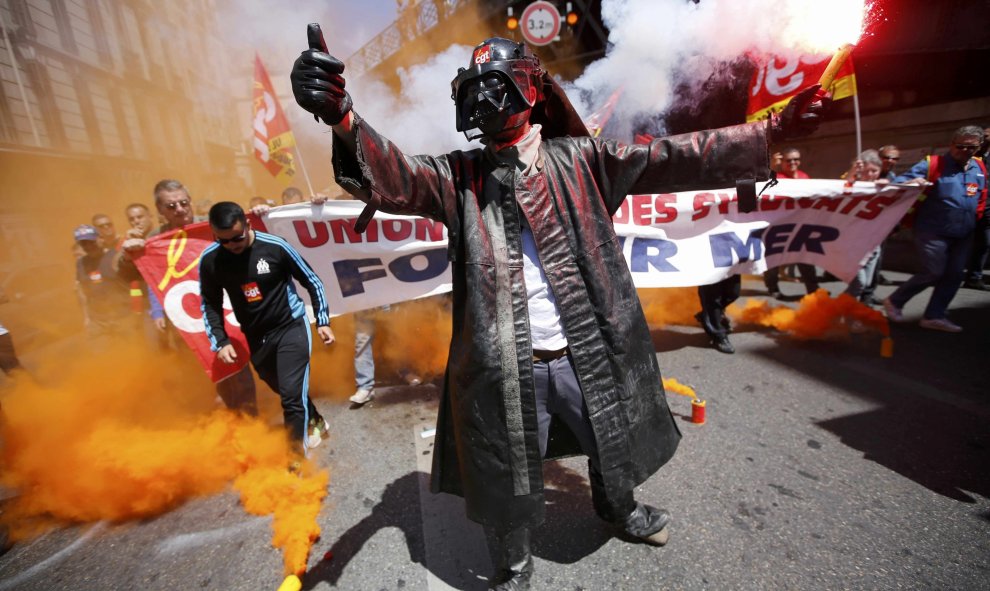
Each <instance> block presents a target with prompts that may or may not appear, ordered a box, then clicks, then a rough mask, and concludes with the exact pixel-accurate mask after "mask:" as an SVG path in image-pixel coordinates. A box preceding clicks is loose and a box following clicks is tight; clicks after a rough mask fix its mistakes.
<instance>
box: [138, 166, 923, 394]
mask: <svg viewBox="0 0 990 591" xmlns="http://www.w3.org/2000/svg"><path fill="white" fill-rule="evenodd" d="M919 191H920V188H919V187H917V186H914V185H912V186H905V185H887V186H884V187H878V186H877V185H875V184H873V183H856V184H855V185H853V186H852V187H847V186H845V184H844V183H843V181H838V180H817V179H813V180H789V179H782V180H780V182H779V183H778V184H777V185H776V186H774V187H772V188H771V189H769V190H767V191H766V192H764V193H763V194H762V195H761V196H760V197H759V198H758V202H757V209H756V210H755V211H753V212H751V213H740V212H739V211H738V208H737V205H736V194H735V191H734V190H732V189H725V190H715V191H690V192H683V193H670V194H656V195H631V196H629V197H627V198H626V200H625V202H624V203H623V204H622V207H621V208H620V209H619V211H618V212H617V213H616V215H615V219H614V221H615V229H616V234H617V236H618V240H620V241H621V243H622V249H623V253H624V254H625V257H626V262H627V264H628V265H629V269H630V271H631V272H632V276H633V281H634V282H635V284H636V286H637V287H685V286H693V285H704V284H708V283H714V282H716V281H719V280H721V279H724V278H726V277H729V276H731V275H734V274H758V273H762V272H763V271H765V270H766V269H767V268H768V267H775V266H779V265H784V264H789V263H798V262H801V263H811V264H813V265H817V266H819V267H822V268H824V269H826V270H828V271H829V272H831V273H833V274H834V275H836V276H837V277H839V278H840V279H842V280H843V281H849V280H851V279H852V278H853V277H854V276H855V274H856V271H857V270H858V269H859V268H860V266H861V262H862V260H863V259H864V258H865V257H866V255H867V254H869V253H870V251H871V250H872V249H873V248H874V247H876V246H877V245H878V244H879V243H880V242H881V241H882V240H883V239H884V238H885V237H886V236H887V234H888V233H889V232H890V231H891V229H892V228H893V227H894V226H895V225H896V224H897V222H898V221H899V220H900V219H901V218H902V217H903V216H904V214H905V213H906V212H907V210H908V208H909V207H910V206H911V204H912V203H913V202H914V201H915V199H916V198H917V197H918V194H919ZM363 207H364V204H363V203H360V202H357V201H329V202H327V203H325V204H323V205H311V204H308V203H301V204H296V205H288V206H284V207H278V208H275V209H272V210H271V212H270V213H269V214H268V215H266V216H265V218H264V219H263V220H259V219H257V218H254V217H253V216H251V222H252V226H253V227H254V228H255V229H258V230H262V231H267V232H271V233H272V234H276V235H278V236H281V237H282V238H284V239H286V240H287V241H288V242H289V243H290V244H291V245H292V246H294V247H295V248H296V249H297V250H298V251H299V253H300V254H301V255H302V256H303V258H305V259H306V260H307V261H309V263H310V265H311V266H312V267H313V269H314V270H315V271H316V273H317V275H319V276H320V278H321V279H322V280H323V283H324V287H325V289H326V293H327V298H328V300H329V302H330V312H331V314H332V315H340V314H346V313H350V312H355V311H358V310H363V309H368V308H375V307H378V306H382V305H384V304H394V303H398V302H403V301H408V300H412V299H416V298H421V297H426V296H431V295H435V294H441V293H445V292H448V291H450V288H451V285H450V282H451V279H450V277H451V275H450V265H449V261H448V259H447V231H446V228H445V227H444V226H443V225H442V224H441V223H439V222H435V221H432V220H427V219H423V218H417V217H408V216H398V215H389V214H385V213H381V212H379V213H378V214H376V216H375V218H374V219H373V220H372V221H371V223H370V224H369V225H368V229H367V231H366V232H365V233H364V234H358V233H357V232H355V231H354V224H355V221H356V219H357V217H358V215H359V214H360V213H361V210H362V208H363ZM212 239H213V237H212V234H211V232H210V229H209V227H208V226H207V225H206V224H205V223H204V224H196V225H193V226H187V227H186V228H185V229H184V230H179V231H175V232H170V233H167V234H163V235H161V236H160V237H156V238H154V239H152V240H149V241H148V244H147V248H146V250H145V253H144V256H142V257H140V258H139V259H138V261H137V264H138V268H139V269H140V270H141V273H142V275H143V276H144V278H145V279H146V280H147V281H148V285H149V286H151V287H152V288H153V289H154V290H155V292H156V293H157V295H158V296H159V297H160V298H161V301H162V302H163V305H164V307H165V312H166V314H167V315H168V317H169V319H170V320H171V321H172V323H173V324H174V325H175V326H176V328H178V329H179V330H180V331H181V332H182V334H183V337H184V338H185V340H186V342H187V343H188V344H189V345H190V346H191V347H192V348H193V349H194V350H195V351H196V352H197V354H198V356H199V358H200V360H201V361H202V362H203V364H204V367H206V368H207V372H208V373H210V375H211V377H212V378H213V379H214V380H219V379H223V378H224V377H226V376H228V375H230V374H231V373H232V372H233V371H235V370H236V369H237V368H230V367H227V366H220V364H218V363H216V361H215V358H214V357H215V356H214V354H213V353H212V352H211V351H210V350H209V343H208V340H207V337H206V333H205V325H204V323H203V320H202V313H201V311H200V302H199V281H198V279H199V278H198V262H199V255H200V253H202V251H203V249H204V248H206V246H207V245H208V244H209V243H210V242H211V241H212ZM299 293H300V295H301V296H302V297H304V298H307V297H308V294H307V293H306V290H304V289H301V288H299ZM225 307H226V308H227V310H229V305H226V304H225ZM226 318H227V321H228V328H231V327H236V319H235V318H234V315H233V314H232V313H229V312H228V314H227V315H226ZM231 333H232V334H231V336H232V338H234V339H235V342H237V345H235V346H236V347H238V349H239V350H243V352H245V353H246V351H247V348H246V346H245V344H244V341H243V338H242V337H241V336H240V334H239V331H237V330H236V328H234V329H233V330H231ZM240 357H241V359H247V355H246V354H245V355H241V356H240Z"/></svg>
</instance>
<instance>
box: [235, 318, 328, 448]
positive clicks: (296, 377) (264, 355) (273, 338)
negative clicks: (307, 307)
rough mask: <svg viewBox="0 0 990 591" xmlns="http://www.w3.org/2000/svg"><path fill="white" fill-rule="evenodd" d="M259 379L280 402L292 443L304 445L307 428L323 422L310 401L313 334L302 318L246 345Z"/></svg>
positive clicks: (306, 320)
mask: <svg viewBox="0 0 990 591" xmlns="http://www.w3.org/2000/svg"><path fill="white" fill-rule="evenodd" d="M249 344H250V347H251V364H252V365H254V369H255V371H257V372H258V377H260V378H261V379H262V380H264V381H265V383H266V384H268V386H269V387H270V388H271V389H272V390H274V391H275V392H276V393H277V394H278V395H279V397H280V398H281V399H282V416H283V418H284V420H285V427H286V429H287V430H288V431H289V435H290V436H291V437H292V440H293V441H301V442H302V443H303V447H304V448H305V445H306V439H305V438H306V435H307V433H306V425H307V424H308V423H309V420H310V419H319V418H322V417H321V416H320V413H319V412H317V410H316V407H315V406H314V405H313V401H312V400H310V398H309V356H310V350H311V348H312V333H311V332H310V328H309V321H308V319H307V318H306V317H305V316H303V317H302V318H299V319H297V320H295V321H293V322H290V323H289V324H286V325H285V326H283V327H281V328H278V329H275V330H273V331H271V332H269V333H268V334H266V335H265V336H264V338H263V339H261V341H260V342H257V343H249Z"/></svg>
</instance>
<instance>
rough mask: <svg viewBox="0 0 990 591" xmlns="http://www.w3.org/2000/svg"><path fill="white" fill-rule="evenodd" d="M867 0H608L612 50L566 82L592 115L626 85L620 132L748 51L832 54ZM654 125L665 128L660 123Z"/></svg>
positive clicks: (694, 90) (851, 35) (856, 27)
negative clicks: (676, 93) (572, 80)
mask: <svg viewBox="0 0 990 591" xmlns="http://www.w3.org/2000/svg"><path fill="white" fill-rule="evenodd" d="M863 5H864V1H863V0H831V1H829V2H823V1H821V0H701V2H700V3H698V4H695V3H694V2H690V1H688V0H603V1H602V20H603V21H604V23H605V25H606V26H607V27H608V29H609V50H608V53H607V55H606V56H605V57H604V58H602V59H600V60H598V61H596V62H594V63H593V64H591V65H590V66H589V67H588V68H587V69H586V70H585V72H584V73H583V74H582V75H581V76H580V77H579V78H577V79H576V80H575V81H574V82H573V84H571V85H569V86H568V88H567V90H568V96H570V98H571V100H572V101H573V102H574V104H575V108H577V109H578V111H579V112H580V113H581V115H582V116H587V115H588V114H590V113H592V112H594V111H595V110H596V109H598V108H599V107H600V106H601V105H602V104H603V103H604V102H605V100H606V99H607V98H608V97H609V96H610V95H611V94H612V93H613V92H614V91H615V89H617V88H620V87H621V88H622V89H623V95H622V99H621V101H620V102H619V105H618V107H617V109H616V112H615V114H613V117H615V118H618V119H620V120H622V121H623V122H625V123H626V129H620V130H619V131H620V135H624V133H622V132H628V131H629V130H628V125H629V124H631V122H632V121H634V120H637V119H640V118H643V117H651V118H658V117H661V116H662V114H663V113H665V112H666V111H667V110H668V109H669V108H670V107H671V106H672V104H673V102H674V100H675V98H682V99H687V100H690V97H691V96H698V94H699V93H700V92H701V91H702V88H701V87H702V85H703V84H704V83H705V82H707V81H710V80H722V79H723V78H724V77H725V76H727V75H728V74H729V72H728V71H727V69H726V65H727V63H729V62H732V61H734V60H737V59H739V58H741V57H742V56H744V55H746V54H747V53H749V52H753V53H757V54H765V53H774V54H777V55H780V56H787V55H793V54H796V53H802V52H808V53H816V52H830V51H832V50H834V49H836V48H837V47H838V46H839V45H840V44H841V43H843V42H848V41H854V40H855V39H856V38H858V36H859V33H860V28H861V26H862V25H861V20H862V19H861V17H862V14H863V11H864V9H863ZM747 82H748V81H747ZM736 83H739V82H738V81H736ZM743 83H746V82H743ZM678 85H684V86H683V88H687V89H688V90H687V96H686V97H675V96H674V93H675V90H677V88H678ZM657 125H658V126H659V127H661V128H662V121H660V120H658V121H657Z"/></svg>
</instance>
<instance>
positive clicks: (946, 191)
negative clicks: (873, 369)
mask: <svg viewBox="0 0 990 591" xmlns="http://www.w3.org/2000/svg"><path fill="white" fill-rule="evenodd" d="M982 142H983V129H982V128H980V127H977V126H975V125H968V126H965V127H960V128H959V129H957V130H956V132H955V134H953V136H952V143H951V144H950V145H949V150H948V152H946V153H944V154H942V155H940V156H938V157H937V158H936V157H934V156H933V157H929V158H926V159H925V160H922V161H921V162H918V163H917V164H915V165H914V166H913V167H912V168H911V170H909V171H908V172H907V173H905V174H903V175H901V176H899V177H897V178H896V179H895V182H898V183H917V184H923V183H928V182H930V183H932V186H931V187H929V188H928V190H927V191H926V192H925V193H926V196H925V197H923V200H921V199H919V202H918V205H917V206H916V207H917V215H916V217H915V222H914V241H915V247H916V248H917V251H918V265H919V267H920V268H921V270H920V271H919V272H918V273H916V274H914V275H913V276H912V277H911V278H910V279H908V280H907V282H906V283H904V284H903V285H901V286H900V287H899V288H897V291H895V292H894V293H892V294H891V295H890V297H888V298H887V299H885V300H884V301H883V305H884V310H885V311H886V313H887V317H888V318H889V319H890V320H891V321H893V322H904V316H903V313H902V311H901V310H902V308H903V307H904V305H905V304H907V302H908V300H910V299H911V298H913V297H914V296H916V295H917V294H919V293H920V292H922V291H923V290H925V289H926V288H928V287H931V286H934V288H935V289H934V291H933V292H932V296H931V299H929V301H928V306H927V307H926V308H925V313H924V317H923V318H922V319H921V323H920V324H921V327H922V328H929V329H933V330H942V331H945V332H962V327H961V326H959V325H958V324H955V323H954V322H952V321H950V320H949V319H948V318H946V315H945V310H946V308H948V307H949V303H950V302H952V298H954V297H955V295H956V292H957V291H958V290H959V284H960V283H961V282H962V278H963V269H964V268H965V266H966V257H967V255H968V254H969V249H970V244H971V243H972V240H973V230H974V229H975V228H976V222H977V219H979V218H980V217H982V216H983V209H984V207H985V205H986V199H987V176H986V169H985V168H984V167H983V165H982V163H981V162H979V161H978V160H976V159H975V158H973V155H974V154H975V153H976V151H977V150H979V148H980V144H981V143H982Z"/></svg>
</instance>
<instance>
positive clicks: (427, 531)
mask: <svg viewBox="0 0 990 591" xmlns="http://www.w3.org/2000/svg"><path fill="white" fill-rule="evenodd" d="M432 428H433V425H426V424H423V425H418V426H416V427H414V428H413V440H414V441H415V442H416V468H417V471H418V472H419V509H420V512H421V515H422V519H423V545H424V546H425V548H424V555H425V559H426V583H427V588H428V589H429V591H454V590H457V589H462V590H474V589H479V590H480V589H487V588H488V580H487V577H488V575H489V574H491V570H492V566H491V565H492V563H491V559H490V558H489V557H488V547H487V545H486V544H485V534H484V532H483V531H482V529H481V526H480V525H478V524H477V523H474V522H473V521H470V520H468V518H467V516H465V514H464V501H463V500H462V499H461V498H459V497H455V496H453V495H448V494H443V493H440V494H433V493H431V492H430V468H431V466H432V464H433V440H434V438H433V437H424V436H423V433H426V432H428V431H429V430H430V429H432ZM451 585H453V586H451Z"/></svg>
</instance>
